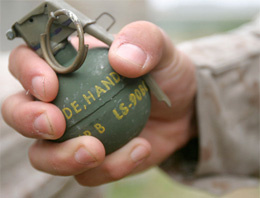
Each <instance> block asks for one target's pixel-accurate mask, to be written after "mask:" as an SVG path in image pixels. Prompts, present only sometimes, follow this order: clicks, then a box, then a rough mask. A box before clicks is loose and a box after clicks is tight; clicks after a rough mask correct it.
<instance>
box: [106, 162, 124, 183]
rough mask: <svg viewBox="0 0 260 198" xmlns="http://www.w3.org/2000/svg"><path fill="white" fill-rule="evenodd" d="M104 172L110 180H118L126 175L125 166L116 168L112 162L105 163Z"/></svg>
mask: <svg viewBox="0 0 260 198" xmlns="http://www.w3.org/2000/svg"><path fill="white" fill-rule="evenodd" d="M103 173H104V175H105V177H106V178H107V179H108V180H109V181H117V180H120V179H122V178H123V177H124V176H125V171H124V169H123V168H115V166H113V165H111V164H104V166H103Z"/></svg>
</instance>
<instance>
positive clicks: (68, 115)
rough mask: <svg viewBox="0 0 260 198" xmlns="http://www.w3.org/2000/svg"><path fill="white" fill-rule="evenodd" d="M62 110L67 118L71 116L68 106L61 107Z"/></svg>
mask: <svg viewBox="0 0 260 198" xmlns="http://www.w3.org/2000/svg"><path fill="white" fill-rule="evenodd" d="M62 112H63V114H64V115H65V117H66V118H67V119H68V120H69V119H70V118H71V117H72V111H71V110H70V108H68V107H65V108H63V109H62Z"/></svg>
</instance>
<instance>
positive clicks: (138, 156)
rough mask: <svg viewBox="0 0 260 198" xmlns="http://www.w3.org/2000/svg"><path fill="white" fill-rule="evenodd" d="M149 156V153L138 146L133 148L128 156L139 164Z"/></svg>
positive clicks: (144, 148) (143, 147)
mask: <svg viewBox="0 0 260 198" xmlns="http://www.w3.org/2000/svg"><path fill="white" fill-rule="evenodd" d="M149 154H150V153H149V151H148V150H147V148H146V147H145V146H142V145H139V146H137V147H135V148H134V150H133V151H132V153H131V155H130V156H131V158H132V160H133V161H134V162H140V161H142V160H143V159H145V158H147V157H148V156H149Z"/></svg>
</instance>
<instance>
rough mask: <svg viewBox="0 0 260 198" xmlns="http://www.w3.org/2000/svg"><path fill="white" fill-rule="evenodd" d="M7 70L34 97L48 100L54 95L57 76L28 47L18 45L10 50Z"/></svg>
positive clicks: (55, 93)
mask: <svg viewBox="0 0 260 198" xmlns="http://www.w3.org/2000/svg"><path fill="white" fill-rule="evenodd" d="M9 70H10V72H11V73H12V74H13V75H14V76H15V77H16V78H17V79H18V80H19V81H20V82H21V84H22V85H23V87H24V88H25V90H29V91H30V93H31V94H32V95H33V96H35V97H36V98H38V99H40V100H42V101H45V102H50V101H52V100H53V99H54V98H55V97H56V95H57V93H58V78H57V76H56V74H55V72H54V71H53V70H52V69H51V67H50V66H49V65H48V64H47V63H46V62H45V61H44V60H43V59H41V58H40V57H39V56H38V55H37V54H36V53H35V52H33V51H32V50H31V49H30V48H28V47H26V46H19V47H17V48H16V49H15V50H13V51H12V53H11V54H10V57H9Z"/></svg>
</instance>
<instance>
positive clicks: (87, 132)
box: [83, 131, 91, 136]
mask: <svg viewBox="0 0 260 198" xmlns="http://www.w3.org/2000/svg"><path fill="white" fill-rule="evenodd" d="M83 135H89V136H90V135H91V132H90V131H84V132H83Z"/></svg>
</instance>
